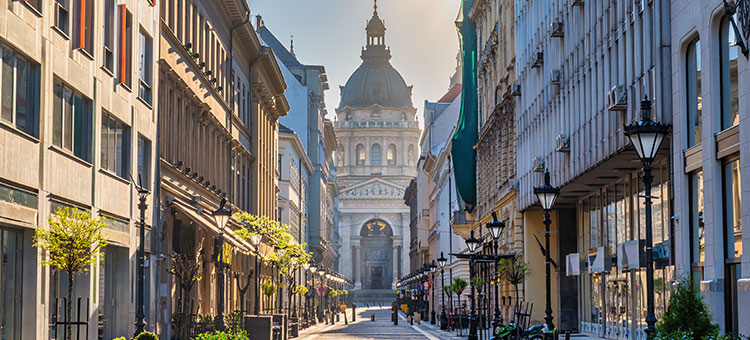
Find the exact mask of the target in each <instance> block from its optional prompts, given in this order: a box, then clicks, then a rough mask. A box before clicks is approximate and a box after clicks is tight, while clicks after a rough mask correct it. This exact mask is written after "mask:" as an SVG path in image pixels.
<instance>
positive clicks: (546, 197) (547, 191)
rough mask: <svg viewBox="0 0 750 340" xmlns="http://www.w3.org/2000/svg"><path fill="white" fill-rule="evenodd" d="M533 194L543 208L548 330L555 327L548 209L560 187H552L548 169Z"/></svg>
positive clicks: (545, 312)
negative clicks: (542, 181)
mask: <svg viewBox="0 0 750 340" xmlns="http://www.w3.org/2000/svg"><path fill="white" fill-rule="evenodd" d="M534 194H535V195H536V197H537V198H538V199H539V203H540V204H541V205H542V209H544V231H545V233H544V243H545V245H544V247H545V249H546V251H545V253H546V258H545V260H544V270H545V274H546V275H545V284H546V291H545V309H544V321H545V323H546V324H547V329H548V330H550V331H551V330H553V329H555V325H554V324H553V323H552V298H551V296H550V294H551V290H552V288H551V286H550V268H549V265H550V262H551V261H550V253H551V251H550V248H549V234H550V232H549V226H550V224H551V223H552V220H550V210H552V205H554V204H555V200H556V199H557V196H558V195H560V188H558V187H553V186H552V185H551V184H550V179H549V170H547V171H545V172H544V184H542V186H540V187H536V188H534Z"/></svg>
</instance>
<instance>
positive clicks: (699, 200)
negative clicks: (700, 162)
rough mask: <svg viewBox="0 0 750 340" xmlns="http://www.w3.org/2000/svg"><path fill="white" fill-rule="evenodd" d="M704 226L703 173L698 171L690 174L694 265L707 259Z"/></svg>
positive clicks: (691, 236)
mask: <svg viewBox="0 0 750 340" xmlns="http://www.w3.org/2000/svg"><path fill="white" fill-rule="evenodd" d="M703 226H704V224H703V171H697V172H694V173H692V174H690V239H691V251H690V257H691V259H692V260H691V261H692V262H693V265H696V264H698V263H703V261H705V259H706V240H705V235H704V230H703Z"/></svg>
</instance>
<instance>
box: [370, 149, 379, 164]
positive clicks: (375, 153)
mask: <svg viewBox="0 0 750 340" xmlns="http://www.w3.org/2000/svg"><path fill="white" fill-rule="evenodd" d="M380 156H381V150H380V144H373V145H372V146H371V147H370V164H372V165H380V164H381V157H380Z"/></svg>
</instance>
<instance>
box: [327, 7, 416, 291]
mask: <svg viewBox="0 0 750 340" xmlns="http://www.w3.org/2000/svg"><path fill="white" fill-rule="evenodd" d="M366 31H367V43H366V46H365V48H364V49H363V50H362V56H361V57H362V64H361V65H360V67H359V68H358V69H357V70H356V71H355V72H354V73H353V74H352V75H351V77H350V78H349V80H348V81H347V83H346V85H345V86H342V87H341V104H340V105H339V107H338V108H337V109H336V114H337V116H338V119H337V121H336V122H335V130H336V140H337V143H338V149H337V152H336V172H337V175H338V179H339V188H340V196H339V211H340V213H341V218H340V220H339V232H340V235H341V239H342V247H341V249H340V250H339V252H340V256H341V257H340V262H339V265H340V268H339V270H340V271H341V272H342V273H343V274H345V275H346V276H347V277H350V278H352V280H353V281H354V282H355V287H356V289H363V290H378V289H391V288H392V287H393V284H394V282H395V281H396V280H397V279H398V277H399V276H401V275H402V274H403V273H404V272H408V268H409V256H408V254H409V236H408V235H409V207H408V206H407V205H406V204H404V191H405V189H406V187H407V186H408V185H409V182H410V180H411V179H412V178H414V177H415V176H416V163H417V160H418V157H419V156H418V155H419V150H418V145H419V136H420V128H419V123H418V122H417V119H416V113H417V110H416V108H415V107H414V105H413V104H412V87H411V86H408V85H407V84H406V82H405V81H404V79H403V77H401V74H399V72H398V71H396V69H395V68H393V66H392V65H391V64H390V58H391V52H390V49H389V48H388V47H386V43H385V31H386V28H385V24H384V22H383V20H382V19H380V17H379V16H378V12H377V6H375V11H374V13H373V16H372V18H371V19H370V20H369V21H368V24H367V29H366Z"/></svg>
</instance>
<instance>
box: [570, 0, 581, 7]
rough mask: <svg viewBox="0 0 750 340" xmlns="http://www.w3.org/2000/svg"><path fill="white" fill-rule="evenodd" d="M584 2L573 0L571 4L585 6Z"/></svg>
mask: <svg viewBox="0 0 750 340" xmlns="http://www.w3.org/2000/svg"><path fill="white" fill-rule="evenodd" d="M583 3H584V1H583V0H573V2H572V3H571V4H570V5H571V6H573V7H575V6H581V7H583Z"/></svg>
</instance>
